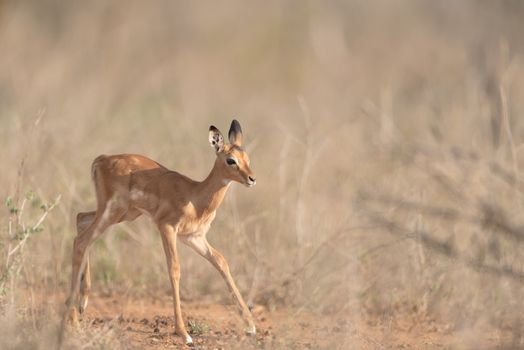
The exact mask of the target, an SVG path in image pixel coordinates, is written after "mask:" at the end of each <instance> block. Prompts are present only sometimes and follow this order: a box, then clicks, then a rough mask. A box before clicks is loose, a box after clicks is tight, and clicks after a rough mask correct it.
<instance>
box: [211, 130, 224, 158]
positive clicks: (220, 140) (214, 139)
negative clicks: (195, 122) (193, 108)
mask: <svg viewBox="0 0 524 350" xmlns="http://www.w3.org/2000/svg"><path fill="white" fill-rule="evenodd" d="M209 143H210V144H211V147H213V148H215V151H216V152H220V151H221V150H222V149H223V148H224V136H222V133H220V130H218V129H217V128H216V127H215V126H213V125H211V126H210V127H209Z"/></svg>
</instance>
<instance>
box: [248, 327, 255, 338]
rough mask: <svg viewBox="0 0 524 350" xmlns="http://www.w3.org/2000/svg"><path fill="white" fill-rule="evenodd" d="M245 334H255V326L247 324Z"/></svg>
mask: <svg viewBox="0 0 524 350" xmlns="http://www.w3.org/2000/svg"><path fill="white" fill-rule="evenodd" d="M246 334H247V335H250V336H255V335H257V329H256V327H255V326H249V327H248V328H246Z"/></svg>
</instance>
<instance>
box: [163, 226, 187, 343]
mask: <svg viewBox="0 0 524 350" xmlns="http://www.w3.org/2000/svg"><path fill="white" fill-rule="evenodd" d="M159 229H160V235H161V236H162V244H163V246H164V251H165V253H166V260H167V270H168V272H169V280H170V281H171V289H172V292H173V306H174V309H175V332H176V334H178V335H180V336H182V337H183V338H184V340H185V342H186V344H187V345H192V344H193V339H192V338H191V336H190V335H189V334H188V333H187V330H186V326H185V325H184V320H183V318H182V308H181V306H180V289H179V283H180V262H179V259H178V254H177V251H176V236H177V234H176V231H175V230H174V229H173V227H172V226H170V225H163V226H160V227H159Z"/></svg>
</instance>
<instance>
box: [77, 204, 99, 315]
mask: <svg viewBox="0 0 524 350" xmlns="http://www.w3.org/2000/svg"><path fill="white" fill-rule="evenodd" d="M95 217H96V211H91V212H88V213H78V215H77V216H76V228H77V235H80V234H81V232H82V231H84V230H85V229H87V228H88V227H89V225H91V223H92V222H93V221H94V220H95ZM90 290H91V271H90V268H89V254H87V253H86V263H85V267H84V270H83V271H80V295H79V299H80V300H79V303H78V311H79V312H80V313H81V314H82V313H83V312H84V311H85V309H86V308H87V304H88V301H89V291H90Z"/></svg>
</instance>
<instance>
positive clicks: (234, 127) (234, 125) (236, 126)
mask: <svg viewBox="0 0 524 350" xmlns="http://www.w3.org/2000/svg"><path fill="white" fill-rule="evenodd" d="M230 129H231V130H235V131H237V132H238V131H240V132H242V128H241V127H240V123H239V122H238V120H236V119H233V120H232V121H231V128H230Z"/></svg>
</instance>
